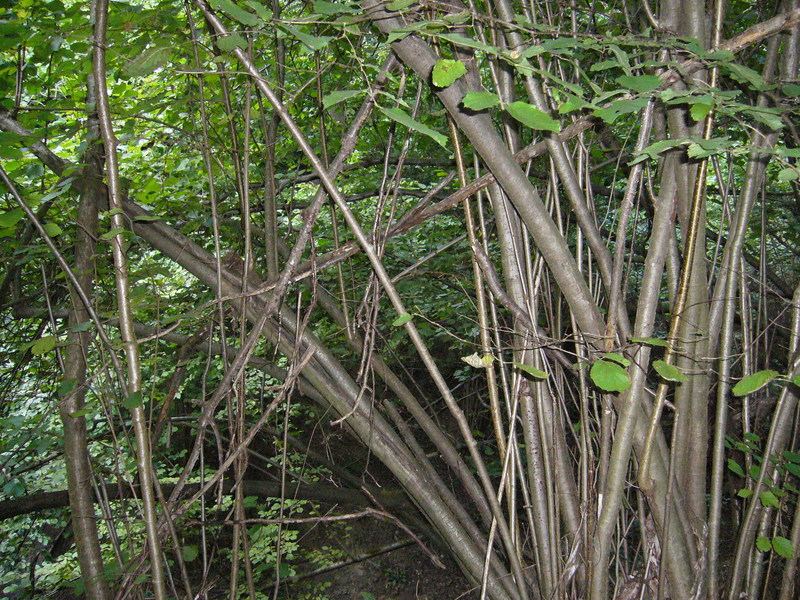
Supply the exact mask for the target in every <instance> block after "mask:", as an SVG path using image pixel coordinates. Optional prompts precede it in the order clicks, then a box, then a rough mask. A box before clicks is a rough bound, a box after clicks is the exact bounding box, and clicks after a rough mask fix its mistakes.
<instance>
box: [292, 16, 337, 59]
mask: <svg viewBox="0 0 800 600" xmlns="http://www.w3.org/2000/svg"><path fill="white" fill-rule="evenodd" d="M282 27H283V28H284V29H285V30H286V31H288V32H289V33H291V34H292V35H293V36H294V37H295V38H297V39H298V40H300V42H301V43H302V44H303V45H304V46H305V47H306V48H308V49H309V50H311V51H313V52H317V51H319V50H322V49H323V48H324V47H325V46H327V45H328V43H329V42H330V41H331V40H332V39H333V36H330V35H311V34H309V33H305V32H304V31H301V30H300V29H298V28H297V27H293V26H292V25H288V24H285V23H284V24H283V26H282Z"/></svg>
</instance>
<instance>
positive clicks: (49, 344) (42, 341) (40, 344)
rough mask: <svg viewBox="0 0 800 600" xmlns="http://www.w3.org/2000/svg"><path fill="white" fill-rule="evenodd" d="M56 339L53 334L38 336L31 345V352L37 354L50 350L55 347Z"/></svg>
mask: <svg viewBox="0 0 800 600" xmlns="http://www.w3.org/2000/svg"><path fill="white" fill-rule="evenodd" d="M56 341H57V340H56V337H55V336H53V335H46V336H44V337H40V338H39V339H38V340H36V341H35V342H34V343H33V345H32V346H31V353H32V354H34V355H37V356H38V355H39V354H45V353H47V352H50V351H51V350H52V349H53V348H55V347H56Z"/></svg>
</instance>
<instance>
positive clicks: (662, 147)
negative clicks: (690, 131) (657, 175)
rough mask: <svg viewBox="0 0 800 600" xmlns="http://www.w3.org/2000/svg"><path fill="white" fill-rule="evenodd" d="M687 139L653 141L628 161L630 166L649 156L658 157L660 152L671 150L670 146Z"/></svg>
mask: <svg viewBox="0 0 800 600" xmlns="http://www.w3.org/2000/svg"><path fill="white" fill-rule="evenodd" d="M686 142H687V140H681V139H677V140H661V141H660V142H655V143H653V144H650V145H649V146H647V147H646V148H643V149H642V151H641V153H639V154H638V155H637V156H636V158H634V159H633V160H632V161H631V162H630V163H628V164H630V165H631V166H633V165H635V164H636V163H639V162H642V161H643V160H647V159H648V158H651V159H653V160H655V159H656V158H658V155H659V154H661V153H662V152H666V151H667V150H671V149H672V148H676V147H677V146H680V145H682V144H685V143H686Z"/></svg>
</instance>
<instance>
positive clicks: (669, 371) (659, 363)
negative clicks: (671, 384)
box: [653, 360, 688, 382]
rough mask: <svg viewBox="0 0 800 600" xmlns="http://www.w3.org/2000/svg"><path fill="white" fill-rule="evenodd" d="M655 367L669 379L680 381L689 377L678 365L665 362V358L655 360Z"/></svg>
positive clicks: (663, 376) (662, 375) (664, 377)
mask: <svg viewBox="0 0 800 600" xmlns="http://www.w3.org/2000/svg"><path fill="white" fill-rule="evenodd" d="M653 368H654V369H655V370H656V373H658V374H659V375H661V377H662V378H663V379H666V380H667V381H678V382H680V381H686V380H687V379H688V377H686V375H684V374H683V373H682V372H681V370H680V369H679V368H678V367H676V366H675V365H671V364H669V363H668V362H664V361H663V360H654V361H653Z"/></svg>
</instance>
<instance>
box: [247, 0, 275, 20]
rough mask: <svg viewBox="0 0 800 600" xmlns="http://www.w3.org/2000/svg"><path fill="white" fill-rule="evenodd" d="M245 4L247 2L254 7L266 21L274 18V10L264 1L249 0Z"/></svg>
mask: <svg viewBox="0 0 800 600" xmlns="http://www.w3.org/2000/svg"><path fill="white" fill-rule="evenodd" d="M245 4H247V6H249V7H250V8H252V9H253V10H254V11H255V12H256V14H257V15H258V17H259V18H260V19H261V20H262V21H263V22H264V23H266V22H267V21H271V20H272V11H271V10H270V9H269V8H267V7H266V6H264V4H263V2H258V1H256V0H247V2H245Z"/></svg>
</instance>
